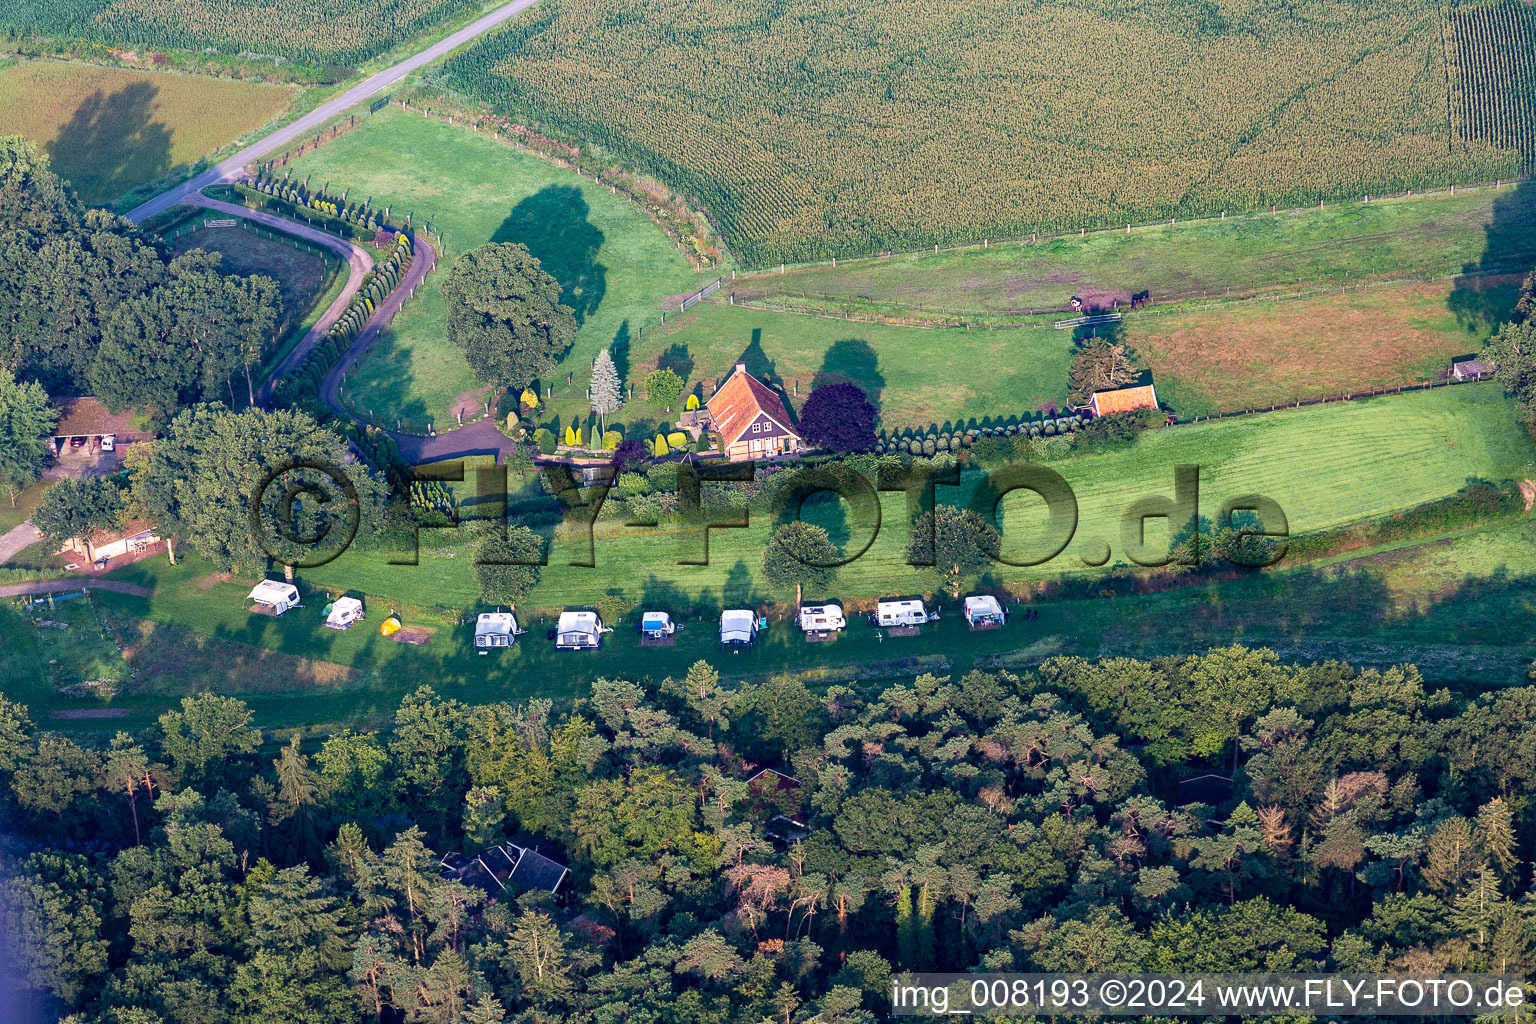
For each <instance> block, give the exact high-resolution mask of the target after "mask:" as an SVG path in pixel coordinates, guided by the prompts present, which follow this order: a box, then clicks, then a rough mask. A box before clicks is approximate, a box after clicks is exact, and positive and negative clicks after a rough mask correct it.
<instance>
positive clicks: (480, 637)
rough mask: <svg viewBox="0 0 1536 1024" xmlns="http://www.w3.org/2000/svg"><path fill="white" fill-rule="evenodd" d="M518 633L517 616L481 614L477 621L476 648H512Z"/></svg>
mask: <svg viewBox="0 0 1536 1024" xmlns="http://www.w3.org/2000/svg"><path fill="white" fill-rule="evenodd" d="M518 632H519V631H518V628H517V616H516V615H513V614H512V613H511V612H481V613H480V617H479V618H478V619H476V620H475V646H476V647H479V648H490V647H511V646H512V645H513V644H515V643H517V634H518Z"/></svg>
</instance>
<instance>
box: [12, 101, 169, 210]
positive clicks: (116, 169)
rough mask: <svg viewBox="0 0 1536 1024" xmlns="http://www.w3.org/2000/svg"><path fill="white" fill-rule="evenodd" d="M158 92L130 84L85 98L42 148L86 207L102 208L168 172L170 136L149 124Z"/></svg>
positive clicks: (155, 123)
mask: <svg viewBox="0 0 1536 1024" xmlns="http://www.w3.org/2000/svg"><path fill="white" fill-rule="evenodd" d="M159 91H160V90H159V88H158V87H156V86H154V85H152V84H150V83H149V82H134V83H133V84H132V85H127V86H124V87H123V88H121V89H119V90H118V91H116V92H114V93H111V94H103V93H101V92H96V93H93V94H91V96H89V97H88V98H87V99H86V100H85V101H84V102H83V103H81V104H80V106H79V107H77V108H75V113H74V115H73V116H72V117H71V118H70V119H69V121H68V122H67V123H66V124H65V125H64V126H63V127H62V128H60V129H59V134H58V135H57V136H56V137H55V138H54V139H53V141H51V142H49V143H48V144H47V145H46V146H44V147H43V148H44V149H45V150H46V151H47V153H48V159H49V160H51V161H52V162H53V167H54V170H56V171H58V173H59V175H60V176H61V177H63V178H66V179H68V180H69V181H70V182H72V183H73V184H74V185H75V188H76V189H77V190H78V191H79V192H80V194H81V197H82V198H84V199H85V200H86V202H93V203H102V202H107V201H110V200H112V199H116V198H118V197H119V196H122V195H124V194H125V193H127V192H128V191H130V190H131V189H133V188H135V187H137V186H139V185H142V184H144V183H145V182H148V181H154V180H155V179H156V178H159V177H162V176H163V175H165V174H167V173H168V172H169V171H170V169H171V133H170V130H169V129H167V128H166V126H165V125H164V124H161V123H160V122H158V121H154V120H152V118H153V116H154V99H155V96H156V94H157V93H159Z"/></svg>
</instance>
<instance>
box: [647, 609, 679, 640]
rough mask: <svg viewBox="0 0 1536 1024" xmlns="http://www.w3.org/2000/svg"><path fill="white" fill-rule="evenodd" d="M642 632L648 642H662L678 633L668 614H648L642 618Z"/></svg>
mask: <svg viewBox="0 0 1536 1024" xmlns="http://www.w3.org/2000/svg"><path fill="white" fill-rule="evenodd" d="M640 632H641V634H643V635H644V636H645V638H646V639H647V640H660V639H661V638H662V637H668V636H671V635H672V634H673V633H675V632H677V626H676V625H675V624H674V623H673V622H672V616H670V615H668V614H667V613H666V612H646V613H645V614H644V615H642V616H641V617H640Z"/></svg>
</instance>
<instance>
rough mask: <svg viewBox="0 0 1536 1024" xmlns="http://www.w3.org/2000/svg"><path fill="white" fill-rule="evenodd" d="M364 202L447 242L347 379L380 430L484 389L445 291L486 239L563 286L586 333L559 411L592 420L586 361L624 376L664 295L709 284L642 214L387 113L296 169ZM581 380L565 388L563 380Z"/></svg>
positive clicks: (554, 174) (532, 164) (513, 157)
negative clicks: (456, 341)
mask: <svg viewBox="0 0 1536 1024" xmlns="http://www.w3.org/2000/svg"><path fill="white" fill-rule="evenodd" d="M288 170H289V171H290V173H292V174H294V175H296V176H299V177H304V176H306V175H307V176H309V177H310V178H311V180H313V181H316V182H327V181H328V182H330V186H331V188H333V189H347V190H349V192H350V194H351V195H352V196H354V197H358V196H364V197H370V199H371V201H372V203H373V205H374V206H376V207H384V206H389V207H391V208H392V211H393V212H392V215H393V216H395V217H400V215H401V214H403V213H406V212H409V213H410V214H411V215H412V223H413V224H416V225H421V224H423V223H429V224H430V225H431V229H432V230H433V231H434V232H436V233H439V234H440V235H441V236H442V239H443V245H444V249H445V251H444V254H443V260H442V264H441V266H442V269H441V270H438V271H436V272H434V273H433V275H432V276H431V277H429V278H428V279H427V282H426V283H425V284H424V285H423V286H422V288H421V290H420V291H419V292H418V293H417V295H416V297H415V298H414V299H413V300H412V301H411V302H409V303H407V304H406V306H405V307H404V308H403V309H402V311H401V313H400V315H399V316H398V317H397V318H396V320H395V322H394V325H393V328H392V329H391V330H390V331H388V332H386V333H385V335H384V336H383V337H381V338H380V339H379V340H378V341H377V342H376V343H375V344H374V346H373V347H372V348H371V349H370V350H369V352H368V354H367V356H365V357H364V359H363V360H362V361H361V362H360V363H359V364H358V366H357V367H356V369H354V370H353V371H352V373H351V374H350V375H349V376H348V380H347V397H348V399H349V401H350V402H351V404H352V406H353V408H354V409H357V410H358V411H359V412H361V413H363V414H364V415H366V414H367V413H368V411H369V410H370V409H371V410H372V411H373V414H374V419H375V421H376V422H379V423H382V424H387V425H390V426H393V423H394V421H395V420H396V419H399V420H400V421H401V422H402V423H403V424H404V425H405V426H406V427H407V428H415V429H418V430H420V429H422V428H424V426H425V424H426V422H427V421H428V420H430V421H431V422H433V424H434V425H435V426H436V427H437V428H438V429H439V430H441V429H443V428H444V426H445V425H446V424H447V423H448V422H450V412H451V410H452V409H453V408H454V406H455V405H456V404H458V403H459V402H460V401H464V400H465V397H466V396H471V397H470V398H469V399H468V402H469V404H470V405H471V406H473V405H474V404H475V403H476V402H477V401H478V400H479V395H480V393H481V391H482V390H483V389H481V388H479V387H478V386H477V385H476V383H475V380H474V378H473V377H472V376H471V375H470V372H469V367H468V366H467V365H466V364H465V363H464V360H463V357H462V356H460V355H459V353H458V351H457V350H456V349H454V348H453V346H452V345H451V344H450V343H449V342H448V340H447V338H446V337H445V334H444V329H443V325H444V322H445V320H446V313H447V310H446V305H445V303H444V301H443V298H442V293H441V292H440V291H439V290H438V289H439V286H440V285H441V282H442V278H443V275H444V274H445V273H446V272H447V269H448V267H449V266H450V265H451V264H452V262H453V259H454V258H455V257H457V256H458V255H460V254H461V253H463V252H464V251H466V250H468V249H472V248H474V247H476V246H479V245H483V244H485V243H486V242H520V243H522V244H524V245H526V246H528V248H529V250H530V251H531V252H532V253H533V254H534V255H535V256H537V257H538V258H539V259H540V260H541V261H542V262H543V264H544V269H546V270H548V271H549V272H550V273H551V274H552V275H553V276H554V277H555V279H556V280H557V281H559V282H560V285H561V287H562V289H563V293H564V294H563V301H564V302H566V303H567V304H568V305H570V306H571V307H572V308H574V309H575V310H576V311H577V315H578V319H579V320H580V322H581V329H580V331H579V332H578V334H577V337H576V342H575V344H574V345H573V346H572V348H571V350H570V351H569V352H568V353H567V354H566V357H565V360H564V363H563V364H562V366H561V372H560V374H559V376H558V379H557V381H556V382H555V384H556V400H555V407H556V410H557V411H563V412H566V413H567V414H571V415H574V414H576V413H577V412H581V411H585V406H586V403H585V398H584V396H585V393H586V384H587V380H588V377H589V375H590V372H591V371H590V367H591V362H592V360H593V359H594V358H596V356H597V353H598V352H599V351H600V350H601V349H603V348H604V347H609V346H611V347H612V348H613V350H614V361H615V362H616V363H617V364H618V365H619V368H620V370H621V371H623V370H624V369H625V368H626V367H627V366H628V364H629V358H630V357H629V356H628V350H629V348H630V346H631V345H632V344H633V343H634V342H633V339H634V337H635V335H636V333H637V332H638V331H639V329H640V328H641V327H642V326H644V325H647V324H650V323H653V322H655V321H656V320H657V318H658V314H659V312H660V309H661V307H660V306H658V305H657V300H658V299H659V298H661V297H663V296H667V295H674V294H682V293H687V292H689V291H692V290H695V289H697V288H699V287H701V286H702V285H704V284H705V283H707V282H709V281H712V280H714V275H713V274H704V273H700V272H698V271H695V270H694V269H693V267H692V265H691V264H690V263H689V262H688V259H687V257H685V256H684V255H683V254H682V253H681V252H680V251H679V250H678V248H677V245H676V243H675V242H673V241H672V240H671V239H670V238H668V237H667V236H666V235H665V234H664V233H663V232H662V231H661V229H660V228H658V227H657V226H656V224H655V223H654V222H652V221H651V219H650V218H649V217H647V216H646V214H645V213H644V212H643V211H641V210H640V209H639V208H638V207H636V206H634V205H633V204H631V203H629V202H628V201H627V200H625V199H623V198H621V197H619V196H616V195H613V194H611V193H610V192H609V191H608V190H607V189H605V188H602V187H601V186H598V185H595V184H594V183H592V182H590V181H588V180H586V179H585V178H582V177H580V176H578V175H576V174H575V173H573V172H570V171H566V170H563V169H561V168H559V167H557V166H555V165H554V164H551V163H549V162H548V161H545V160H542V159H540V158H538V157H534V156H531V155H529V154H527V153H524V152H519V151H518V150H517V149H515V148H514V147H513V146H512V145H511V144H510V143H507V142H503V141H498V140H496V139H493V138H491V137H490V136H488V135H479V134H476V133H475V132H473V131H471V130H469V129H467V128H464V127H459V126H454V125H448V124H444V123H442V122H439V121H436V120H432V119H429V118H424V117H421V116H419V115H414V114H409V113H406V112H405V111H403V110H401V109H400V108H398V107H389V108H386V109H384V110H382V111H380V112H379V113H377V114H375V115H373V116H372V117H370V118H369V119H368V120H367V122H365V123H364V124H362V125H360V126H359V127H358V128H356V129H354V130H353V131H351V132H348V133H347V134H346V135H343V136H341V137H340V138H338V139H336V140H335V141H332V142H329V143H327V144H326V145H324V146H322V147H320V148H319V149H318V150H315V151H313V152H311V153H308V154H306V155H305V156H303V157H302V158H300V159H299V160H297V161H295V162H293V163H291V164H290V165H289V167H288ZM567 373H570V374H571V375H572V376H573V383H572V384H570V385H566V383H565V379H566V374H567Z"/></svg>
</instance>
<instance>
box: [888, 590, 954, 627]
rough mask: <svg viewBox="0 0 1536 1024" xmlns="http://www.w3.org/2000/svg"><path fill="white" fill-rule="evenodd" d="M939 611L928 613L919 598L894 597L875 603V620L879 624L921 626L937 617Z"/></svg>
mask: <svg viewBox="0 0 1536 1024" xmlns="http://www.w3.org/2000/svg"><path fill="white" fill-rule="evenodd" d="M938 617H939V616H938V613H937V612H935V613H933V614H932V615H930V614H929V613H928V609H927V607H926V606H925V605H924V604H923V602H922V601H921V600H920V599H919V598H915V597H910V598H893V599H891V600H889V601H881V602H880V603H879V604H877V605H875V614H874V620H875V625H877V626H886V627H891V626H921V625H922V624H923V623H925V622H931V621H932V620H934V619H937V618H938Z"/></svg>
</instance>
